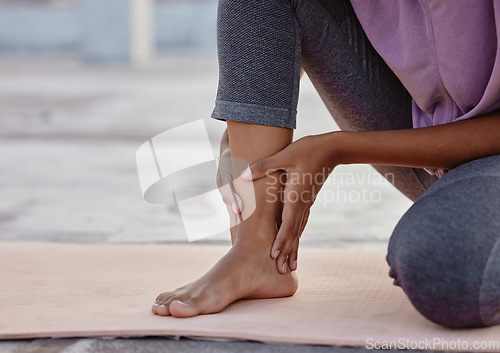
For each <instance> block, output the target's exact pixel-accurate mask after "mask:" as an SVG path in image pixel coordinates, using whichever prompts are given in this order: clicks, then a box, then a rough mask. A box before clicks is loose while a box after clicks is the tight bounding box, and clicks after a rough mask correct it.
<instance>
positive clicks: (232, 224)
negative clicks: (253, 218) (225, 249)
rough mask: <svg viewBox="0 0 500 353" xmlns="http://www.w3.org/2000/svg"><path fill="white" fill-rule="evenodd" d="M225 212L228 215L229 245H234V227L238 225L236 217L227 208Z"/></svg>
mask: <svg viewBox="0 0 500 353" xmlns="http://www.w3.org/2000/svg"><path fill="white" fill-rule="evenodd" d="M227 212H228V213H229V227H230V228H229V232H230V233H231V244H233V245H234V241H235V239H236V225H237V224H238V216H237V215H236V214H234V213H233V212H232V210H231V209H230V208H229V207H227Z"/></svg>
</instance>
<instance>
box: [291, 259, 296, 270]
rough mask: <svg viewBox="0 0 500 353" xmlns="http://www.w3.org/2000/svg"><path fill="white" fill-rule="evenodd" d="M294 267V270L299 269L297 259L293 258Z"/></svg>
mask: <svg viewBox="0 0 500 353" xmlns="http://www.w3.org/2000/svg"><path fill="white" fill-rule="evenodd" d="M292 267H293V269H294V270H296V269H297V260H293V264H292Z"/></svg>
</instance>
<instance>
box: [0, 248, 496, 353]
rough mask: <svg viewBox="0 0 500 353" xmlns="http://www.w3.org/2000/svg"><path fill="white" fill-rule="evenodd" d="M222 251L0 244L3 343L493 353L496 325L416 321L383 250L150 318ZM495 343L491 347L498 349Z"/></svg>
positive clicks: (340, 255) (303, 256) (313, 259)
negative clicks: (183, 315)
mask: <svg viewBox="0 0 500 353" xmlns="http://www.w3.org/2000/svg"><path fill="white" fill-rule="evenodd" d="M227 249H228V248H227V247H221V246H202V245H196V244H189V245H187V244H186V245H81V244H50V243H2V244H0V288H1V289H0V290H1V298H0V338H1V339H12V338H38V337H89V336H113V337H116V336H128V337H131V336H179V335H182V336H192V337H206V338H230V339H248V340H258V341H264V342H287V343H303V344H325V345H349V346H362V347H368V348H373V347H375V346H376V345H384V344H386V345H387V344H392V345H396V344H398V346H397V347H395V346H393V347H392V348H413V349H436V350H441V349H444V350H458V351H472V350H475V351H490V352H500V347H499V346H498V345H499V340H500V326H497V327H491V328H486V329H468V330H452V329H447V328H444V327H441V326H438V325H436V324H433V323H432V322H429V321H427V320H426V319H425V318H423V317H422V316H421V315H420V314H419V313H418V312H417V311H416V310H415V309H414V308H413V307H412V305H411V304H410V303H409V301H408V300H407V298H406V296H405V295H404V293H403V292H402V290H401V289H400V288H398V287H395V286H393V285H392V280H391V278H389V277H388V275H387V272H388V267H387V264H386V262H385V252H383V251H368V250H362V251H361V250H360V251H357V250H342V249H308V248H303V249H301V252H300V262H299V270H298V275H299V283H300V289H299V291H298V292H297V293H296V295H295V296H293V297H290V298H282V299H266V300H262V299H259V300H242V301H238V302H236V303H234V304H232V305H231V306H229V307H228V308H226V309H225V310H224V311H223V312H221V313H219V314H213V315H204V316H198V317H194V318H188V319H177V318H173V317H159V316H155V315H153V314H152V313H151V312H150V307H151V304H152V303H153V301H154V299H155V297H156V296H157V295H158V294H159V293H160V292H164V291H167V290H171V289H175V288H177V287H178V286H181V285H184V284H186V283H187V282H189V281H192V280H195V279H196V278H198V277H199V276H201V275H202V274H203V273H204V272H206V270H208V269H209V268H210V267H211V266H212V265H213V264H214V263H215V262H216V261H217V260H218V259H219V258H220V257H221V256H222V255H223V254H224V253H225V252H226V251H227ZM495 342H496V343H495Z"/></svg>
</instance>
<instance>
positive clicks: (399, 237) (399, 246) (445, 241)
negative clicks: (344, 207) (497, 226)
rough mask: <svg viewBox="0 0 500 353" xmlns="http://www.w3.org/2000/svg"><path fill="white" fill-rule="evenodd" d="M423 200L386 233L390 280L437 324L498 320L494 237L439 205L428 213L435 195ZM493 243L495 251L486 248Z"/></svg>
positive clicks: (473, 324) (499, 246)
mask: <svg viewBox="0 0 500 353" xmlns="http://www.w3.org/2000/svg"><path fill="white" fill-rule="evenodd" d="M422 200H424V202H421V201H417V202H416V203H415V204H414V205H413V206H412V208H410V210H409V211H408V212H407V213H406V214H405V216H404V217H403V218H402V219H401V221H400V222H399V223H398V225H397V227H396V229H395V230H394V233H393V235H392V237H391V241H390V243H389V251H388V255H387V261H388V263H389V266H390V276H391V277H393V278H394V279H395V281H394V283H395V284H396V285H398V286H400V287H401V288H402V289H403V290H404V292H405V293H406V295H407V296H408V298H409V300H410V301H411V303H412V304H413V306H414V307H415V308H416V309H417V310H418V311H419V312H420V313H421V314H422V315H423V316H424V317H426V318H427V319H429V320H431V321H433V322H435V323H437V324H440V325H443V326H447V327H456V328H458V327H482V326H490V325H494V324H498V323H500V267H499V266H498V265H499V264H500V260H498V257H499V255H500V244H498V243H499V242H498V241H497V239H498V238H496V237H495V238H494V237H486V238H481V236H479V238H478V236H477V234H467V231H464V229H463V227H462V226H461V225H460V222H459V221H457V222H450V219H449V217H450V214H449V213H447V212H445V211H443V210H442V209H441V212H432V209H431V213H429V212H428V211H429V204H433V203H434V204H436V203H438V200H437V199H434V198H433V197H430V198H428V199H427V200H426V199H425V198H423V199H422ZM434 211H436V210H434ZM477 232H478V230H476V233H477ZM479 232H480V231H479ZM490 240H491V241H490ZM495 244H496V245H497V250H496V251H497V252H498V254H496V255H495V254H493V253H492V251H491V249H492V248H493V247H495ZM492 259H497V260H494V261H498V264H492V263H491V261H492ZM497 278H499V279H497ZM495 280H496V281H497V283H496V284H495V283H492V281H493V282H494V281H495ZM485 281H486V282H488V283H489V286H490V287H489V289H488V288H486V289H485V284H484V283H485Z"/></svg>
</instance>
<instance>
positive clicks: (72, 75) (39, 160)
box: [0, 56, 411, 352]
mask: <svg viewBox="0 0 500 353" xmlns="http://www.w3.org/2000/svg"><path fill="white" fill-rule="evenodd" d="M216 88H217V61H216V58H215V57H214V56H170V57H162V58H158V59H157V60H156V62H155V63H154V64H153V65H152V66H151V67H150V68H148V69H145V70H140V71H138V70H132V69H129V68H126V67H85V66H81V65H80V64H77V63H75V62H74V61H72V60H71V59H70V58H58V59H49V58H47V59H43V60H41V59H38V60H36V61H33V60H28V59H26V60H20V59H16V60H14V59H2V60H0V149H1V150H2V153H0V166H1V173H0V195H1V198H0V241H56V242H82V243H94V242H114V243H125V242H126V243H129V242H135V243H151V242H187V239H186V236H185V233H184V228H183V224H182V221H181V219H180V216H179V212H178V210H177V208H176V207H173V206H165V205H153V204H149V203H147V202H146V201H144V200H143V198H142V195H141V191H140V187H139V182H138V177H137V170H136V165H135V152H136V150H137V148H138V147H139V146H140V145H141V144H142V143H143V142H144V141H145V140H147V139H148V138H149V137H152V136H154V135H157V134H159V133H161V132H163V131H165V130H168V129H170V128H173V127H175V126H178V125H180V124H183V123H186V122H189V121H194V120H197V119H205V122H206V126H207V130H208V132H209V136H210V138H211V143H212V146H213V149H214V153H215V155H217V153H218V151H217V150H218V142H219V141H218V140H219V139H220V136H221V135H222V132H223V130H224V124H223V123H222V122H219V121H213V120H210V119H208V117H209V115H210V113H211V110H212V108H213V101H214V98H215V93H216ZM334 129H337V127H336V125H335V124H334V122H333V120H332V119H331V117H330V116H329V114H328V112H327V111H326V109H325V108H324V106H323V104H322V102H321V100H320V99H319V97H318V96H317V94H316V93H315V91H314V89H313V87H312V85H311V83H310V82H309V81H308V80H307V78H304V79H303V82H302V90H301V98H300V104H299V118H298V129H297V133H296V137H300V136H304V135H308V134H314V133H321V132H326V131H331V130H334ZM179 141H185V137H183V136H179ZM190 143H192V144H196V143H197V142H196V141H190ZM204 182H206V183H209V184H213V185H215V181H214V179H210V180H207V181H204ZM199 187H201V185H199ZM204 187H206V185H204ZM410 205H411V203H410V201H409V200H407V199H406V198H405V197H404V196H402V195H400V194H399V193H398V192H397V191H396V190H395V189H394V188H393V187H392V185H390V184H389V183H387V182H386V181H385V180H383V179H382V177H380V176H379V175H378V174H377V173H376V172H374V170H373V169H372V168H371V167H368V166H360V165H352V166H341V167H339V168H337V171H336V172H335V173H334V175H333V176H332V177H331V178H330V181H329V182H328V183H327V185H326V186H325V187H324V189H323V191H322V193H321V194H320V195H319V197H318V201H317V203H316V204H315V205H314V206H313V209H312V212H311V217H310V221H309V224H308V227H307V228H306V231H305V233H304V234H303V237H302V239H303V241H302V246H303V247H304V246H320V247H358V248H361V247H381V248H385V247H386V245H387V241H388V239H389V236H390V234H391V231H392V229H393V228H394V226H395V225H396V223H397V221H398V219H399V218H400V217H401V216H402V215H403V213H404V212H405V211H406V210H407V209H408V207H409V206H410ZM202 242H205V243H209V244H215V243H228V242H229V233H228V232H224V233H221V234H217V235H215V236H213V237H211V238H207V239H204V240H202ZM166 289H167V288H166ZM155 295H156V293H152V299H153V298H154V296H155ZM235 350H238V351H241V352H285V351H286V352H326V351H335V352H344V351H345V352H357V351H360V350H362V349H348V348H340V347H319V346H289V345H263V344H260V343H252V342H207V341H190V340H168V339H160V338H145V339H117V340H106V339H64V340H50V339H49V340H47V339H44V340H21V341H11V342H1V343H0V352H98V351H109V352H114V351H116V352H127V351H130V352H133V351H140V352H150V351H151V352H153V351H154V352H157V351H165V352H230V351H235Z"/></svg>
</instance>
